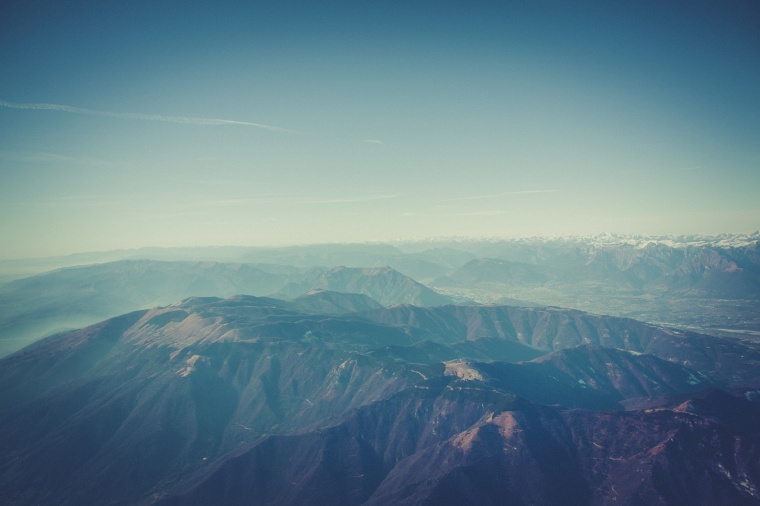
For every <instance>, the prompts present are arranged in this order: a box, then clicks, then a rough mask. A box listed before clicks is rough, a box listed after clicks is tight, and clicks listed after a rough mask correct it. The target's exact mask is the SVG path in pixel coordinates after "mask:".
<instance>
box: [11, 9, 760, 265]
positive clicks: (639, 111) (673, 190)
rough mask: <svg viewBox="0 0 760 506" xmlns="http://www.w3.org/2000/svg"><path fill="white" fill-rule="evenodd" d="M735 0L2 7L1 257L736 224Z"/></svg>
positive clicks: (741, 39)
mask: <svg viewBox="0 0 760 506" xmlns="http://www.w3.org/2000/svg"><path fill="white" fill-rule="evenodd" d="M759 190H760V4H758V2H756V1H746V2H734V1H731V0H724V1H706V0H705V1H700V0H690V1H684V2H675V1H645V0H635V1H634V0H632V1H622V0H621V1H598V2H593V1H587V2H572V1H561V2H519V3H517V2H515V3H511V2H477V1H476V2H442V1H436V2H417V1H404V2H395V1H373V2H369V1H352V2H349V1H347V2H319V1H288V0H280V1H277V2H220V1H215V2H211V1H186V0H183V1H174V0H161V1H156V0H150V1H142V0H136V1H135V0H132V1H109V2H104V1H91V0H82V1H74V0H72V1H62V0H56V1H47V0H37V1H34V0H27V1H20V0H5V1H4V2H2V4H0V257H3V258H9V257H23V256H40V255H52V254H62V253H70V252H75V251H83V250H105V249H114V248H129V247H140V246H147V245H157V246H179V245H206V244H219V245H221V244H239V245H273V244H293V243H308V242H332V241H365V240H387V239H393V238H423V237H436V236H518V235H545V234H586V233H595V232H603V231H609V232H620V233H644V234H659V233H676V234H680V233H693V232H701V233H718V232H749V231H753V230H756V229H759V228H760V197H759V195H760V191H759Z"/></svg>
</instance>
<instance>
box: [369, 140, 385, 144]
mask: <svg viewBox="0 0 760 506" xmlns="http://www.w3.org/2000/svg"><path fill="white" fill-rule="evenodd" d="M364 142H368V143H369V144H385V143H384V142H383V141H379V140H377V139H364Z"/></svg>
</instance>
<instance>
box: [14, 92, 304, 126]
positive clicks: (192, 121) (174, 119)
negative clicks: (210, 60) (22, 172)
mask: <svg viewBox="0 0 760 506" xmlns="http://www.w3.org/2000/svg"><path fill="white" fill-rule="evenodd" d="M0 106H1V107H7V108H8V109H30V110H36V111H60V112H69V113H73V114H87V115H89V116H105V117H108V118H124V119H136V120H142V121H164V122H167V123H179V124H181V125H200V126H204V125H210V126H219V125H241V126H251V127H256V128H263V129H266V130H273V131H276V132H288V133H299V132H296V131H295V130H289V129H287V128H282V127H277V126H272V125H264V124H262V123H252V122H250V121H237V120H232V119H217V118H193V117H187V116H162V115H159V114H140V113H133V112H109V111H96V110H94V109H84V108H81V107H71V106H70V105H61V104H19V103H15V102H6V101H4V100H0Z"/></svg>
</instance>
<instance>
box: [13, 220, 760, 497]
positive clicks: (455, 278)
mask: <svg viewBox="0 0 760 506" xmlns="http://www.w3.org/2000/svg"><path fill="white" fill-rule="evenodd" d="M193 254H195V255H196V256H195V258H194V259H191V257H192V255H193ZM140 255H145V256H146V257H147V256H150V257H152V258H137V257H139V256H140ZM83 259H84V260H86V261H87V262H89V264H88V265H74V264H75V263H76V262H77V261H80V260H83ZM99 260H107V261H106V262H105V263H100V264H93V263H92V262H96V261H99ZM335 265H339V266H340V267H335ZM41 266H44V268H48V267H64V266H65V267H64V268H60V269H57V270H52V271H48V272H37V273H36V274H34V275H32V276H27V277H23V276H19V275H18V273H20V272H22V271H25V270H27V271H28V272H32V271H34V270H35V269H38V268H40V267H41ZM366 266H371V267H366ZM3 269H5V270H3ZM13 272H15V273H16V274H13ZM0 275H4V276H6V277H5V279H10V278H14V279H13V280H11V281H9V282H6V283H5V284H4V285H0V346H2V348H1V349H0V355H7V356H5V357H4V358H0V427H2V431H0V499H2V500H1V501H0V502H2V504H10V505H31V504H35V505H37V504H56V505H89V504H92V505H96V504H97V505H162V506H169V505H210V504H232V505H234V504H261V505H323V504H342V505H359V504H367V505H374V504H378V505H379V504H401V505H404V504H409V505H412V504H415V505H416V504H431V505H432V504H436V505H437V504H457V505H461V504H479V505H486V504H535V505H576V504H577V505H612V504H615V505H643V504H646V505H650V504H651V505H716V504H731V505H760V430H759V429H758V427H760V341H758V339H757V338H758V336H760V236H758V235H757V234H755V235H752V236H722V237H717V238H709V239H706V238H680V239H678V240H675V239H672V238H655V239H652V238H650V239H646V240H645V239H642V238H630V237H628V238H621V237H614V236H599V237H595V238H585V239H582V240H581V239H572V238H571V239H556V240H543V239H540V240H539V239H531V240H519V241H517V240H516V241H483V242H465V243H460V242H455V241H449V242H436V243H416V244H411V243H410V244H397V245H322V246H304V247H293V248H280V249H250V248H227V249H224V248H222V249H209V250H145V251H142V252H140V251H135V252H110V253H108V254H103V256H102V258H101V257H99V256H98V254H88V255H86V256H81V257H71V258H66V259H46V260H39V261H29V262H26V263H25V262H23V261H17V262H6V263H0ZM177 301H179V302H177ZM559 306H564V308H563V307H559ZM588 310H592V311H593V312H588ZM602 313H613V314H615V315H617V316H603V315H602ZM625 315H628V316H636V317H638V319H632V318H628V317H623V316H625ZM641 320H644V321H641ZM664 323H668V324H669V325H664ZM80 327H83V328H80ZM77 328H78V330H76V329H77ZM72 329H74V330H72ZM46 335H47V337H43V336H46Z"/></svg>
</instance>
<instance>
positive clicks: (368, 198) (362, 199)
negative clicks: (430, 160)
mask: <svg viewBox="0 0 760 506" xmlns="http://www.w3.org/2000/svg"><path fill="white" fill-rule="evenodd" d="M400 196H401V195H400V194H398V193H396V194H392V195H368V196H366V197H350V198H336V199H326V200H310V201H308V202H306V203H307V204H351V203H356V202H371V201H373V200H387V199H395V198H398V197H400Z"/></svg>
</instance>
